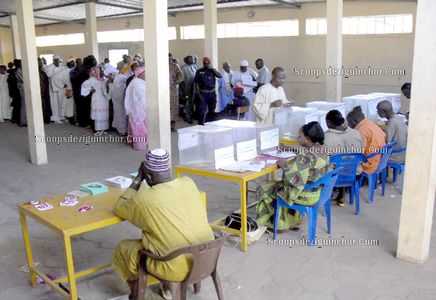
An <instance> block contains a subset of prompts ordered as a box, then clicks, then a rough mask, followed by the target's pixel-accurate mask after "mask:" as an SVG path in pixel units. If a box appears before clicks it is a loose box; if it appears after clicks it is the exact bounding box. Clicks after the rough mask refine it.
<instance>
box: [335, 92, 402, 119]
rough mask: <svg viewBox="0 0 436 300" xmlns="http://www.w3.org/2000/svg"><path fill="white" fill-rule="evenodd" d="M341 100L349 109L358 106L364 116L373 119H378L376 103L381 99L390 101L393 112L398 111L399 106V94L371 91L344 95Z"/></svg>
mask: <svg viewBox="0 0 436 300" xmlns="http://www.w3.org/2000/svg"><path fill="white" fill-rule="evenodd" d="M343 100H344V102H345V103H346V106H347V108H348V107H351V109H350V111H351V110H352V109H353V108H354V107H356V106H360V107H361V108H362V112H363V113H364V114H365V116H366V117H367V118H368V119H371V120H374V121H375V120H378V119H379V116H378V114H377V104H378V103H379V102H381V101H384V100H388V101H390V102H391V103H392V107H393V109H394V112H399V111H400V108H401V103H400V99H399V94H388V93H371V94H367V95H355V96H350V97H344V98H343Z"/></svg>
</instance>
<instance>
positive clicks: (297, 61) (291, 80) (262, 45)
mask: <svg viewBox="0 0 436 300" xmlns="http://www.w3.org/2000/svg"><path fill="white" fill-rule="evenodd" d="M249 11H252V12H255V16H254V17H251V18H250V17H248V15H249V14H248V12H249ZM415 11H416V3H413V2H395V1H383V0H380V1H377V2H375V1H353V2H352V1H347V2H345V3H344V16H364V15H380V14H399V13H412V14H413V15H415ZM311 17H325V4H324V3H310V4H304V5H303V6H302V8H301V9H291V8H286V7H254V8H248V7H244V8H233V9H220V10H219V17H218V19H219V22H220V23H224V22H226V23H227V22H229V23H231V22H247V21H261V20H274V19H290V18H298V19H299V20H300V36H298V37H285V38H282V37H279V38H243V39H220V40H219V61H220V63H222V62H223V61H229V62H230V63H231V64H232V65H233V66H234V67H236V66H237V65H238V63H239V61H240V59H242V58H245V59H248V60H249V61H250V62H252V63H254V60H255V59H256V58H257V57H263V58H264V59H265V61H266V63H267V65H268V66H269V67H270V68H272V67H274V66H278V65H280V66H283V67H285V68H287V70H288V79H287V82H286V84H285V89H286V91H287V93H288V97H290V98H293V99H295V100H297V102H298V103H300V104H302V103H304V102H306V101H309V100H314V99H323V97H324V92H325V87H324V78H322V77H321V78H318V79H316V78H309V77H301V76H295V75H293V74H292V72H291V70H292V67H293V66H297V67H301V68H323V67H324V66H325V37H324V36H307V35H305V34H304V31H305V28H304V23H305V19H306V18H311ZM202 21H203V16H202V11H193V12H179V13H177V14H176V16H175V17H172V16H169V24H170V26H182V25H193V24H201V23H202ZM140 27H142V17H141V16H139V17H130V18H118V19H112V20H99V22H98V30H99V31H104V30H121V29H128V28H140ZM83 31H84V25H83V24H60V25H51V26H43V27H38V28H37V34H38V35H51V34H61V33H76V32H83ZM413 40H414V35H413V34H390V35H364V36H344V59H343V62H344V66H346V67H355V66H359V67H361V68H364V67H367V66H372V67H380V68H384V67H388V68H400V69H405V70H406V76H405V77H391V76H389V77H387V76H385V77H379V76H374V77H369V76H368V77H354V78H348V79H347V78H345V79H344V80H343V95H344V96H347V95H352V94H358V93H367V92H372V91H386V92H398V91H399V87H400V86H401V84H402V83H403V82H404V81H406V80H410V74H411V70H412V57H413ZM169 45H170V51H171V52H172V53H173V54H174V56H175V57H177V58H179V60H181V59H182V58H183V57H184V56H186V55H187V54H191V53H192V54H197V55H199V56H201V54H202V53H203V40H175V41H170V42H169ZM99 48H100V57H101V58H104V57H107V55H108V49H113V48H128V49H129V50H130V53H132V54H133V53H136V52H140V53H142V52H143V43H142V42H138V43H125V42H123V43H110V44H100V45H99ZM39 53H40V54H41V53H57V54H60V55H61V56H63V57H65V58H67V57H70V56H73V57H78V56H85V55H87V53H86V48H85V47H84V45H75V46H60V47H46V48H39Z"/></svg>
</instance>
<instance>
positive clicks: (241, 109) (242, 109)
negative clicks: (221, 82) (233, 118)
mask: <svg viewBox="0 0 436 300" xmlns="http://www.w3.org/2000/svg"><path fill="white" fill-rule="evenodd" d="M249 109H250V106H239V107H237V108H236V113H237V115H238V120H239V118H240V116H241V114H243V113H246V112H248V111H249Z"/></svg>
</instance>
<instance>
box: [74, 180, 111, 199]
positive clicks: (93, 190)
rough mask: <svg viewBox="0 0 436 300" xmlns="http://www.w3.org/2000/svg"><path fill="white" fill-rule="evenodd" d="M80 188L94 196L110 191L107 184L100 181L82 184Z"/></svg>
mask: <svg viewBox="0 0 436 300" xmlns="http://www.w3.org/2000/svg"><path fill="white" fill-rule="evenodd" d="M80 190H81V191H82V192H86V193H89V194H91V195H93V196H95V195H98V194H102V193H106V192H107V191H108V188H107V186H105V185H104V184H103V183H100V182H91V183H87V184H82V185H81V186H80Z"/></svg>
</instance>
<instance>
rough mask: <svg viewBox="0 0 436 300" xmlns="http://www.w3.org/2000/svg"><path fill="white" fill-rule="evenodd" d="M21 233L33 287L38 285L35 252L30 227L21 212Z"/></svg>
mask: <svg viewBox="0 0 436 300" xmlns="http://www.w3.org/2000/svg"><path fill="white" fill-rule="evenodd" d="M20 223H21V232H22V234H23V241H24V250H25V251H26V259H27V266H28V268H29V274H30V284H31V285H32V287H35V285H36V274H35V273H34V272H33V270H32V269H33V268H34V264H33V252H32V245H31V244H30V236H29V226H28V225H27V220H26V215H25V214H24V213H23V212H20Z"/></svg>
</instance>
